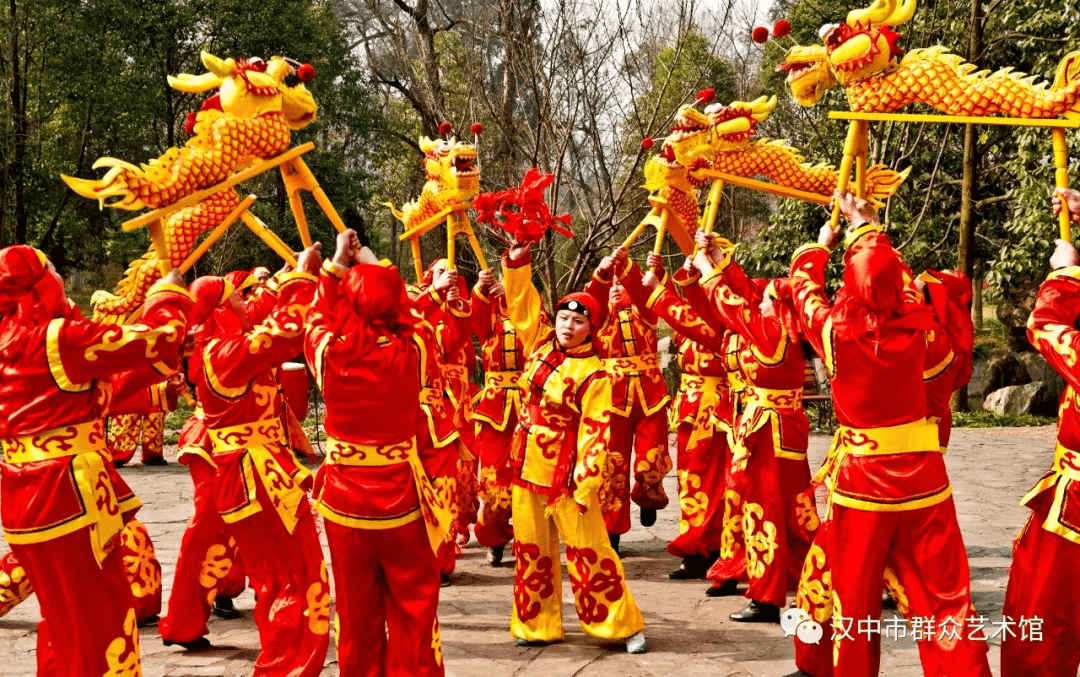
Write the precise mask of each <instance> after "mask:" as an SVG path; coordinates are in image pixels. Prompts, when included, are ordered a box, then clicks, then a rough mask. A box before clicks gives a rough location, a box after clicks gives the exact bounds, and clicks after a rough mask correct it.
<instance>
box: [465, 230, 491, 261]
mask: <svg viewBox="0 0 1080 677" xmlns="http://www.w3.org/2000/svg"><path fill="white" fill-rule="evenodd" d="M465 236H466V237H468V238H469V246H471V247H472V250H473V254H476V260H477V261H479V262H480V270H487V269H488V268H490V267H491V266H489V265H488V263H487V259H485V258H484V250H483V249H481V248H480V240H478V239H476V233H474V232H473V229H472V228H469V229H468V230H466V231H465Z"/></svg>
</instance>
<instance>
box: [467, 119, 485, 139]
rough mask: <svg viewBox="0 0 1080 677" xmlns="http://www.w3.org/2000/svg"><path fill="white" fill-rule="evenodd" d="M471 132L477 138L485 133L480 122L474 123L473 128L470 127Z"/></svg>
mask: <svg viewBox="0 0 1080 677" xmlns="http://www.w3.org/2000/svg"><path fill="white" fill-rule="evenodd" d="M469 131H470V132H472V133H473V134H474V135H475V136H480V135H481V134H483V133H484V125H482V124H480V123H479V122H474V123H472V126H471V127H469Z"/></svg>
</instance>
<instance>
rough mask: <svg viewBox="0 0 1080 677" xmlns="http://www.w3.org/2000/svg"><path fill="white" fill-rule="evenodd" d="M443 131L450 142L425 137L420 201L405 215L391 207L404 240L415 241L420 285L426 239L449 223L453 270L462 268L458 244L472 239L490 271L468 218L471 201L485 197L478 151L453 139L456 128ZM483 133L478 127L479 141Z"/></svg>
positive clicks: (406, 207) (478, 256)
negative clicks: (457, 257)
mask: <svg viewBox="0 0 1080 677" xmlns="http://www.w3.org/2000/svg"><path fill="white" fill-rule="evenodd" d="M439 131H440V133H442V134H443V135H444V136H445V137H447V138H443V139H438V138H436V139H429V138H428V137H426V136H423V137H420V151H421V152H422V153H423V154H424V174H425V178H426V181H425V183H424V187H423V189H422V190H421V191H420V197H418V198H417V199H416V200H413V201H411V202H407V203H405V205H404V206H402V208H401V209H400V210H398V209H396V208H395V207H394V205H393V203H390V202H387V203H385V204H386V206H387V207H389V208H390V211H391V212H393V214H394V217H395V218H397V219H398V220H399V221H401V223H402V225H403V226H404V228H405V232H404V233H402V234H401V236H400V239H401V240H403V241H404V240H408V241H409V244H410V247H411V249H412V257H413V265H414V267H415V268H416V279H417V280H420V279H422V278H423V272H424V264H423V260H422V257H421V254H420V236H421V235H423V234H425V233H427V232H429V231H431V230H433V229H435V228H437V227H438V226H440V225H442V224H443V223H445V224H446V260H447V265H448V267H449V268H450V270H455V269H456V262H455V239H456V238H457V236H458V235H464V236H466V238H468V241H469V246H470V247H471V248H472V250H473V253H474V254H475V255H476V259H477V261H479V263H480V267H481V269H483V270H487V268H488V264H487V260H486V259H485V258H484V252H483V250H481V249H480V241H479V240H477V239H476V234H475V233H474V232H473V229H472V224H471V223H470V222H469V217H468V215H467V212H468V211H469V209H470V208H471V207H472V203H471V202H470V200H472V198H474V197H476V195H477V193H479V192H480V171H479V170H478V169H477V168H476V147H475V146H474V145H472V144H468V143H462V142H460V141H458V140H457V139H456V138H454V137H452V136H450V133H451V132H452V131H453V129H452V127H451V126H450V123H448V122H444V123H442V124H441V125H439ZM479 131H480V128H479V125H473V133H474V134H475V135H476V136H479Z"/></svg>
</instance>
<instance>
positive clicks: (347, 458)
mask: <svg viewBox="0 0 1080 677" xmlns="http://www.w3.org/2000/svg"><path fill="white" fill-rule="evenodd" d="M415 455H416V438H415V437H411V438H409V439H408V440H406V441H404V442H399V443H398V444H356V443H353V442H345V441H343V440H335V439H334V438H333V437H330V438H327V440H326V462H327V463H328V464H330V465H363V466H385V465H397V464H399V463H408V462H409V458H410V457H411V456H415Z"/></svg>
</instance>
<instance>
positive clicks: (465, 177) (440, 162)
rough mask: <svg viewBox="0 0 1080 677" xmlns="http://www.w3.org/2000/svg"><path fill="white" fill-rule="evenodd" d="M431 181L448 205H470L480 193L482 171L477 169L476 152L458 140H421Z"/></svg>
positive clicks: (423, 138) (426, 171) (472, 147)
mask: <svg viewBox="0 0 1080 677" xmlns="http://www.w3.org/2000/svg"><path fill="white" fill-rule="evenodd" d="M420 150H421V151H423V153H424V172H425V173H426V174H427V180H428V181H433V182H435V183H437V184H439V186H440V190H439V195H440V198H442V199H444V200H445V201H447V202H455V201H456V202H467V201H469V200H471V199H473V198H474V197H476V195H477V194H478V193H479V192H480V170H478V169H477V168H476V148H475V147H474V146H473V145H472V144H470V143H461V142H460V141H458V140H457V139H455V138H453V137H451V138H450V139H429V138H427V137H426V136H424V137H421V138H420Z"/></svg>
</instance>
